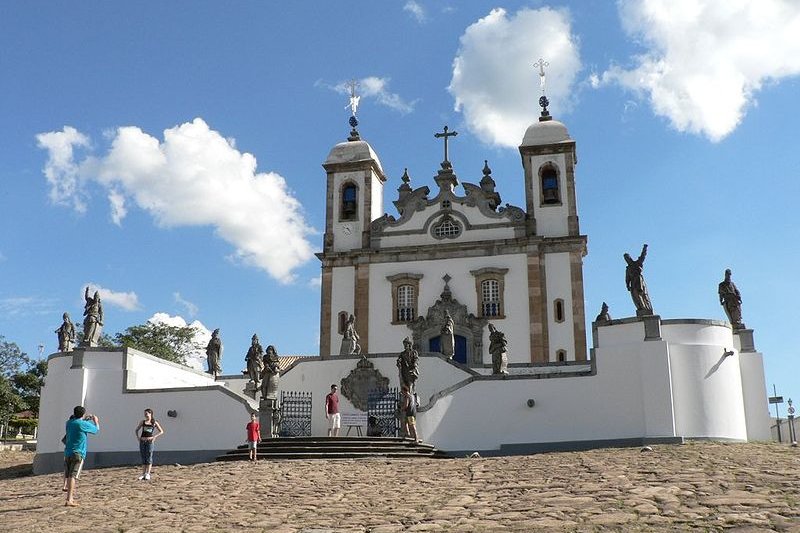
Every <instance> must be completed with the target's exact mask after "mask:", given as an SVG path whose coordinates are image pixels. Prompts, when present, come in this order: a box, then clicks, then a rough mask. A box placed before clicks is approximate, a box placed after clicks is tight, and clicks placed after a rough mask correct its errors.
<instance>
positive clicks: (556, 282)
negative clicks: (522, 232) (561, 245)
mask: <svg viewBox="0 0 800 533" xmlns="http://www.w3.org/2000/svg"><path fill="white" fill-rule="evenodd" d="M544 267H545V271H546V272H547V327H548V333H549V337H548V342H549V344H550V353H549V358H550V361H557V360H558V358H557V356H556V352H557V351H558V350H566V352H567V361H574V360H575V328H574V327H573V316H572V279H571V268H570V261H569V253H568V252H562V253H549V254H544ZM558 298H560V299H562V300H564V321H563V322H556V314H555V305H554V303H555V300H556V299H558Z"/></svg>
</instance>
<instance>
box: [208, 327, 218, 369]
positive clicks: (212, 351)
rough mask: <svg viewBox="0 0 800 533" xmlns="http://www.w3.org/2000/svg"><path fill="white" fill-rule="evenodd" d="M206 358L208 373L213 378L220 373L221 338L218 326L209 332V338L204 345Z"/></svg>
mask: <svg viewBox="0 0 800 533" xmlns="http://www.w3.org/2000/svg"><path fill="white" fill-rule="evenodd" d="M206 359H207V361H208V373H209V374H211V375H212V376H214V377H215V378H216V377H217V376H218V375H220V374H222V340H221V339H220V338H219V328H217V329H215V330H214V331H213V333H211V340H210V341H208V345H206Z"/></svg>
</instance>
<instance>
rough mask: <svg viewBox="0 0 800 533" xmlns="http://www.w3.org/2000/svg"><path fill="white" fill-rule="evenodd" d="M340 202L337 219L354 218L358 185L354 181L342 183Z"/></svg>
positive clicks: (355, 215) (356, 215) (356, 208)
mask: <svg viewBox="0 0 800 533" xmlns="http://www.w3.org/2000/svg"><path fill="white" fill-rule="evenodd" d="M340 203H341V209H340V212H339V220H356V219H357V218H358V187H357V186H356V185H355V184H354V183H345V184H344V186H343V187H342V196H341V202H340Z"/></svg>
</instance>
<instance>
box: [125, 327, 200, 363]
mask: <svg viewBox="0 0 800 533" xmlns="http://www.w3.org/2000/svg"><path fill="white" fill-rule="evenodd" d="M196 333H197V330H196V329H195V328H193V327H192V326H184V327H180V326H168V325H166V324H153V323H152V322H146V323H144V324H140V325H138V326H131V327H129V328H128V329H126V330H125V331H123V332H122V333H117V334H116V336H115V337H114V340H115V341H116V343H117V344H119V345H121V346H125V347H130V348H135V349H137V350H141V351H143V352H146V353H149V354H150V355H154V356H156V357H160V358H161V359H166V360H167V361H172V362H173V363H179V364H186V357H187V356H189V355H190V354H192V353H195V352H197V351H198V350H200V349H201V346H200V344H199V343H198V342H197V341H195V335H196Z"/></svg>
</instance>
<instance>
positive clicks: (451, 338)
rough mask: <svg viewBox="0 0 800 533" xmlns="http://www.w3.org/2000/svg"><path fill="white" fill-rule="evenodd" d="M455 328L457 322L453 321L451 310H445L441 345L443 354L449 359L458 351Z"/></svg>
mask: <svg viewBox="0 0 800 533" xmlns="http://www.w3.org/2000/svg"><path fill="white" fill-rule="evenodd" d="M454 328H455V324H454V322H453V317H451V316H450V312H449V311H445V313H444V325H443V326H442V333H441V343H440V345H441V350H442V355H444V356H445V357H447V358H448V359H452V358H453V355H454V354H455V353H456V339H455V334H454V333H453V329H454Z"/></svg>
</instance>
